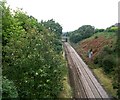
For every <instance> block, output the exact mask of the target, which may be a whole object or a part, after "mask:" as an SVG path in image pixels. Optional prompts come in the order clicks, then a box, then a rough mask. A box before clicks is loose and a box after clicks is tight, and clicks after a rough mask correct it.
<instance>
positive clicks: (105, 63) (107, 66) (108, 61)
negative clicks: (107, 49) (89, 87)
mask: <svg viewBox="0 0 120 100" xmlns="http://www.w3.org/2000/svg"><path fill="white" fill-rule="evenodd" d="M114 66H115V61H114V57H113V56H112V55H107V56H105V57H104V58H103V60H102V67H103V69H104V71H105V72H106V73H107V74H108V73H111V72H112V71H113V70H114Z"/></svg>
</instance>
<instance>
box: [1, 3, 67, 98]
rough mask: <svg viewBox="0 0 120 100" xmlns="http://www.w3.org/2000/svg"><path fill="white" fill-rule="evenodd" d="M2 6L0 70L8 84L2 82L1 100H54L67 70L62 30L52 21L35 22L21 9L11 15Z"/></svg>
mask: <svg viewBox="0 0 120 100" xmlns="http://www.w3.org/2000/svg"><path fill="white" fill-rule="evenodd" d="M1 6H2V43H3V45H2V56H3V60H2V64H3V67H2V70H3V77H6V78H5V80H7V81H3V91H2V96H3V98H6V97H8V98H9V99H10V98H13V96H14V98H33V99H38V100H39V99H40V98H57V97H58V95H59V93H60V92H61V90H62V88H63V84H62V81H63V76H64V74H65V70H64V68H65V66H66V64H65V61H64V59H63V56H62V44H61V41H60V38H61V37H60V35H61V34H62V27H61V26H60V25H59V23H56V22H55V21H54V20H53V19H52V20H48V21H45V22H44V21H41V22H38V21H37V19H35V18H34V17H33V16H28V15H27V14H26V13H24V12H23V11H22V10H20V9H18V10H16V11H14V12H13V13H11V10H10V8H9V7H6V6H5V2H2V3H1ZM13 84H14V86H13ZM11 89H12V91H11ZM11 93H12V94H13V95H12V96H11Z"/></svg>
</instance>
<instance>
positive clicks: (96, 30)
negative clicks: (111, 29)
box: [95, 29, 105, 33]
mask: <svg viewBox="0 0 120 100" xmlns="http://www.w3.org/2000/svg"><path fill="white" fill-rule="evenodd" d="M104 31H105V29H95V33H98V32H104Z"/></svg>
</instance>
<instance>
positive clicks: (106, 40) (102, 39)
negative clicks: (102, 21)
mask: <svg viewBox="0 0 120 100" xmlns="http://www.w3.org/2000/svg"><path fill="white" fill-rule="evenodd" d="M115 43H116V34H115V33H114V32H100V33H96V34H94V35H93V36H91V37H90V38H87V39H85V40H83V41H81V42H79V43H78V44H76V45H74V47H75V49H76V50H77V52H78V53H79V55H80V56H81V57H82V58H83V60H84V61H85V62H86V63H87V64H88V66H89V67H90V68H91V69H92V71H93V73H94V74H95V76H96V77H97V79H98V81H99V82H100V83H101V85H103V87H104V88H105V90H106V91H107V93H108V94H110V95H111V96H113V97H116V90H115V89H113V86H112V83H113V82H114V80H113V76H112V75H111V74H106V73H105V72H104V71H103V69H102V67H98V65H96V64H94V59H95V57H97V56H99V54H100V52H101V51H102V50H103V48H104V46H107V45H109V47H111V48H114V47H115ZM91 48H92V50H93V58H92V61H90V60H89V58H88V57H87V52H88V50H89V49H91ZM112 55H114V53H113V54H112ZM111 59H112V58H111Z"/></svg>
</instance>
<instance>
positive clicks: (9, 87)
mask: <svg viewBox="0 0 120 100" xmlns="http://www.w3.org/2000/svg"><path fill="white" fill-rule="evenodd" d="M17 97H18V92H17V89H16V87H15V85H14V83H13V81H10V80H8V79H7V78H6V77H3V80H2V98H9V99H10V98H17Z"/></svg>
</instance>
